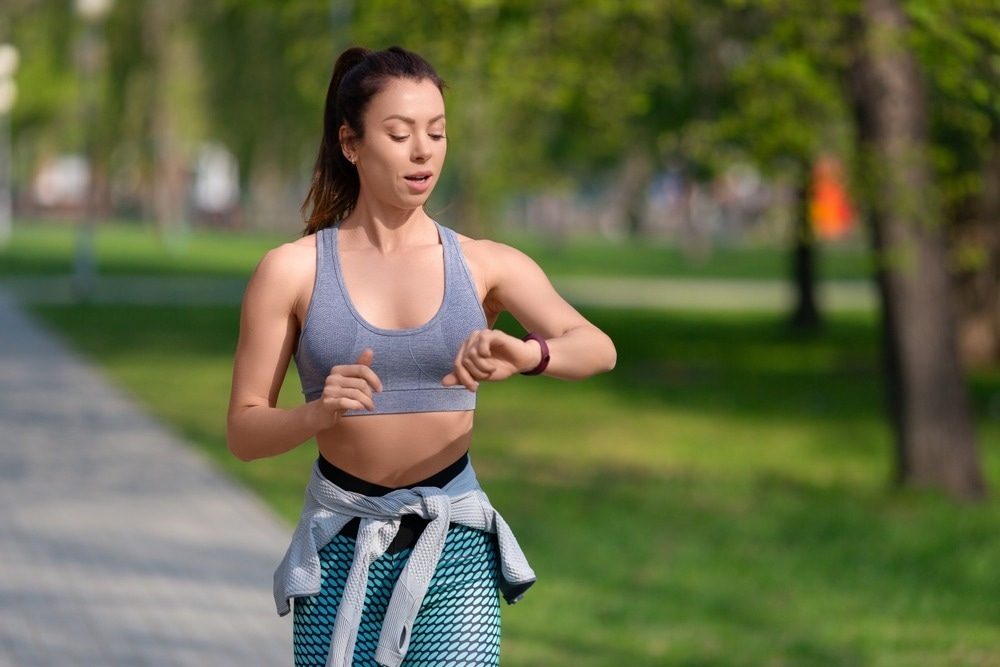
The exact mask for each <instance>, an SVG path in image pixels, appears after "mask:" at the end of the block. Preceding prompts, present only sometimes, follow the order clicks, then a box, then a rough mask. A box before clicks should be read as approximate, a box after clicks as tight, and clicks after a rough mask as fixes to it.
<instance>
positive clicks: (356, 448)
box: [316, 410, 475, 488]
mask: <svg viewBox="0 0 1000 667" xmlns="http://www.w3.org/2000/svg"><path fill="white" fill-rule="evenodd" d="M474 414H475V412H474V411H472V410H466V411H461V412H417V413H413V412H409V413H404V414H392V415H358V416H351V417H341V419H340V420H339V421H338V422H337V424H336V425H335V426H334V427H333V428H329V429H327V430H325V431H321V432H319V433H318V434H317V435H316V443H317V444H318V445H319V451H320V453H321V454H322V455H323V458H325V459H326V460H327V461H329V462H330V463H332V464H334V465H335V466H337V467H338V468H340V469H341V470H345V471H346V472H349V473H350V474H352V475H354V476H355V477H360V478H361V479H363V480H365V481H367V482H371V483H373V484H378V485H380V486H388V487H392V488H398V487H404V486H407V485H409V484H414V483H416V482H419V481H421V480H424V479H427V478H428V477H430V476H432V475H434V474H435V473H437V472H440V471H441V470H443V469H445V468H446V467H448V465H450V464H452V463H454V462H455V461H457V460H458V459H459V458H460V457H461V456H462V454H464V453H465V452H466V451H468V449H469V442H470V441H471V439H472V420H473V416H474Z"/></svg>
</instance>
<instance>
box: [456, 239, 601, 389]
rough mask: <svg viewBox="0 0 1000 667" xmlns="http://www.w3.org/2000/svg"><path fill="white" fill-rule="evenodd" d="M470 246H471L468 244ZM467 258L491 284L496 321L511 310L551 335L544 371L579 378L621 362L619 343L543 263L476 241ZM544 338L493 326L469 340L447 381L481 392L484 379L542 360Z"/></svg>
mask: <svg viewBox="0 0 1000 667" xmlns="http://www.w3.org/2000/svg"><path fill="white" fill-rule="evenodd" d="M469 245H470V244H466V247H468V246H469ZM471 245H473V246H474V248H469V251H468V252H467V257H468V259H469V261H470V264H471V265H472V266H474V267H475V268H474V273H476V274H478V275H477V281H479V282H480V283H481V284H482V286H483V287H484V288H485V299H484V305H483V307H484V309H485V310H486V313H487V317H488V318H489V319H490V321H493V320H494V319H495V317H496V315H498V314H499V313H501V312H503V311H508V312H510V314H511V315H513V316H514V318H515V319H516V320H517V321H518V322H519V323H520V324H521V326H523V327H524V328H525V329H526V330H527V331H529V332H532V333H535V334H538V335H539V336H541V337H542V338H544V339H545V342H546V344H547V346H548V351H549V363H548V366H547V367H546V368H545V370H544V372H543V374H544V375H548V376H551V377H556V378H561V379H564V380H579V379H582V378H585V377H589V376H591V375H594V374H596V373H603V372H606V371H609V370H611V369H612V368H614V366H615V361H616V358H617V353H616V351H615V346H614V343H613V342H612V341H611V338H609V337H608V335H607V334H605V333H604V332H603V331H601V330H600V329H598V328H597V327H596V326H594V325H593V324H592V323H591V322H589V321H588V320H587V319H586V318H585V317H583V315H581V314H580V313H579V312H577V310H576V309H575V308H574V307H573V306H571V305H570V304H569V303H567V301H566V300H565V299H563V298H562V296H560V295H559V293H558V292H556V290H555V288H554V287H553V286H552V283H551V282H550V281H549V279H548V277H547V276H546V275H545V273H544V272H543V271H542V269H541V267H539V266H538V264H536V263H535V261H534V260H532V259H531V258H530V257H528V256H527V255H525V254H524V253H522V252H520V251H519V250H516V249H514V248H511V247H510V246H506V245H503V244H500V243H494V242H491V241H476V242H474V243H473V244H471ZM541 358H542V351H541V346H540V345H539V343H538V342H536V341H533V340H527V341H524V340H521V339H520V338H516V337H514V336H510V335H508V334H506V333H504V332H501V331H496V330H492V329H488V330H484V331H477V332H475V333H474V334H473V335H472V336H470V337H469V339H468V340H466V341H465V343H463V345H462V348H461V349H460V350H459V354H458V356H457V357H456V359H455V371H454V372H453V373H451V374H450V375H449V376H448V377H446V378H445V384H450V385H453V384H463V385H465V386H466V387H468V388H469V389H472V390H475V388H476V386H477V385H478V382H480V381H483V380H487V381H496V380H503V379H506V378H508V377H510V376H511V375H514V374H516V373H521V372H525V371H531V370H532V369H534V368H536V367H537V365H538V363H539V362H540V361H541Z"/></svg>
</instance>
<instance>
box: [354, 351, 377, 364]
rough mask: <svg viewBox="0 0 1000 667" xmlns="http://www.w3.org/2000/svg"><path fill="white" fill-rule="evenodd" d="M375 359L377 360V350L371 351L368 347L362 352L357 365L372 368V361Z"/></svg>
mask: <svg viewBox="0 0 1000 667" xmlns="http://www.w3.org/2000/svg"><path fill="white" fill-rule="evenodd" d="M374 358H375V350H373V349H371V348H370V347H366V348H365V349H363V350H361V354H360V355H358V361H357V364H358V365H360V366H371V365H372V359H374Z"/></svg>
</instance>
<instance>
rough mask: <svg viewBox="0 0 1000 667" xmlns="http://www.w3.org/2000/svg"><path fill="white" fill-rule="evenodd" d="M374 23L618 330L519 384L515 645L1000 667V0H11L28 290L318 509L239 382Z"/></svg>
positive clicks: (450, 194) (514, 234) (492, 188)
mask: <svg viewBox="0 0 1000 667" xmlns="http://www.w3.org/2000/svg"><path fill="white" fill-rule="evenodd" d="M356 44H359V45H364V46H368V47H371V48H385V47H387V46H390V45H393V44H399V45H402V46H405V47H407V48H410V49H412V50H415V51H417V52H419V53H420V54H422V55H423V56H425V57H426V58H428V59H429V60H430V61H431V63H432V64H434V65H435V67H436V68H437V69H438V71H439V72H440V74H441V75H442V76H443V78H444V79H445V80H446V82H447V84H448V89H447V90H446V97H445V99H446V103H447V110H448V124H449V125H448V129H449V155H448V163H447V167H446V170H445V174H444V176H443V180H442V182H441V183H440V184H439V186H438V188H437V190H436V191H435V193H434V196H433V198H432V201H431V203H430V205H429V207H428V208H429V210H430V212H431V213H432V215H433V216H435V217H436V218H437V219H438V220H440V221H441V222H442V223H444V224H447V225H449V226H451V227H453V228H455V229H457V230H459V231H461V232H463V233H465V234H468V235H471V236H488V237H492V238H496V239H499V240H502V241H505V242H508V243H511V244H513V245H516V246H518V247H520V248H522V249H524V250H526V251H527V252H528V253H529V254H531V255H532V256H533V257H535V258H536V259H537V260H538V261H539V263H540V264H541V265H542V266H543V268H545V269H546V270H547V272H548V273H549V274H550V276H551V277H552V279H553V282H554V283H555V284H556V286H557V287H558V288H559V289H560V290H561V291H562V292H563V293H564V294H565V295H566V296H567V297H568V298H569V299H570V300H571V301H573V302H574V304H576V305H577V306H578V307H580V308H581V310H583V311H584V312H585V314H586V315H587V316H588V317H590V318H592V319H593V320H594V321H595V322H597V323H598V324H599V325H600V326H602V327H603V328H605V329H606V330H607V331H609V333H611V334H612V336H613V338H615V340H616V343H617V344H618V348H619V354H620V361H619V367H618V369H617V370H616V371H615V372H614V373H612V374H610V375H609V376H607V377H603V378H595V379H594V380H593V381H588V382H586V383H582V384H580V385H573V386H564V385H563V384H559V383H555V382H554V381H551V380H548V379H541V381H540V382H537V383H534V384H528V383H526V382H525V383H520V382H518V383H512V384H511V386H491V387H488V388H485V389H484V396H483V398H482V400H481V408H480V411H479V416H478V417H477V419H478V420H479V422H480V425H481V435H480V436H477V437H479V440H478V441H477V447H478V448H479V454H478V456H479V458H478V459H477V460H478V461H479V464H478V466H477V467H478V468H479V469H480V473H481V477H482V478H483V481H484V487H485V488H486V489H487V491H488V492H489V493H490V494H491V496H494V500H495V504H496V505H497V506H498V507H499V508H501V511H502V512H503V513H504V514H505V515H507V516H508V519H509V520H510V522H511V523H512V524H513V525H514V528H515V532H516V533H518V535H519V536H520V535H522V534H523V535H524V537H523V540H522V541H523V542H524V543H525V546H526V551H527V552H528V553H529V557H530V558H531V559H532V561H533V563H536V561H537V564H536V569H538V570H540V573H541V574H542V577H541V578H542V579H543V580H546V579H547V581H548V582H549V583H547V584H546V590H547V591H548V592H544V591H543V592H538V593H535V592H533V595H534V596H536V597H538V598H540V600H539V601H536V602H533V603H531V604H532V605H533V606H532V607H530V609H531V611H529V610H527V609H522V608H520V606H519V608H518V609H517V611H516V612H515V613H510V614H508V613H507V612H505V623H508V625H507V628H509V629H508V630H507V631H506V635H505V637H508V638H509V639H505V642H506V644H505V649H504V650H505V652H506V653H505V656H506V657H505V664H508V663H509V664H574V665H586V664H593V665H613V664H625V663H626V662H627V663H628V664H718V665H730V664H747V665H751V664H753V665H759V664H773V665H786V664H787V665H791V664H795V665H800V664H831V665H833V664H837V665H843V664H859V665H860V664H864V665H867V664H886V665H889V664H892V665H896V664H899V665H903V664H928V665H940V664H969V665H986V664H998V663H1000V639H998V636H1000V634H998V633H997V630H998V628H997V625H996V624H997V622H998V619H1000V603H998V602H997V601H998V600H1000V588H998V583H997V581H996V579H995V577H994V576H993V575H992V573H995V572H996V570H997V569H998V568H1000V543H998V540H997V538H996V537H995V526H996V521H997V520H998V519H1000V504H998V503H997V501H996V500H995V499H994V497H993V495H991V493H990V491H991V486H995V484H996V482H997V480H998V479H1000V459H998V451H1000V8H998V7H997V6H996V4H995V3H994V2H993V1H992V0H947V1H943V0H836V1H834V2H828V3H814V2H808V1H806V0H766V1H764V0H761V1H759V2H747V1H746V0H707V1H706V0H699V1H695V0H620V1H617V0H578V1H570V0H544V1H539V2H535V1H528V0H439V1H435V2H428V3H413V2H403V1H399V0H365V1H364V2H360V1H358V2H347V1H340V0H286V1H283V2H266V1H264V0H199V1H197V2H196V1H194V0H173V1H171V2H163V1H156V0H74V1H70V0H65V1H60V2H56V1H52V0H45V1H43V0H5V1H4V3H3V6H2V7H0V287H2V288H4V289H6V290H8V291H10V292H11V293H12V294H14V295H15V296H16V297H18V298H19V299H20V301H21V302H22V303H23V304H24V305H25V306H26V307H28V308H30V309H31V310H32V312H34V313H35V314H37V315H38V316H39V317H41V318H42V319H43V320H44V321H45V322H46V323H48V324H49V325H51V326H52V327H53V328H54V329H55V330H57V331H59V332H61V334H62V335H63V336H65V338H66V339H67V341H70V342H71V344H73V345H74V346H76V347H77V348H78V349H80V350H81V351H83V352H84V353H85V354H87V355H88V357H89V358H91V359H93V360H94V362H95V363H97V364H99V365H100V366H101V367H102V368H103V369H104V370H105V371H106V372H108V373H109V374H110V375H111V376H112V377H114V378H115V379H116V381H118V382H120V383H121V384H122V385H123V386H125V387H126V388H127V389H128V390H129V391H131V392H133V393H134V394H135V395H136V396H137V397H138V398H139V399H140V400H142V401H144V402H145V403H146V404H147V405H149V406H150V409H151V410H152V411H153V412H154V413H155V414H157V415H158V416H159V417H160V418H162V419H163V420H164V421H166V422H167V423H169V424H171V425H172V427H173V428H176V429H177V430H178V431H179V432H181V433H183V434H184V435H185V437H187V438H189V439H190V440H191V442H192V443H193V444H194V445H195V446H197V447H199V448H201V449H202V450H203V451H205V452H206V453H207V454H208V456H210V457H211V458H212V460H213V461H214V462H215V464H217V465H218V466H220V468H222V469H225V470H227V471H228V472H229V473H231V474H232V475H234V476H235V477H237V478H238V479H240V480H241V481H242V482H243V483H245V484H247V485H248V486H249V487H250V488H252V489H254V490H255V492H257V493H259V494H261V496H262V497H263V498H265V500H266V501H267V502H268V503H269V504H270V505H271V507H273V508H274V509H275V510H276V511H277V512H278V513H279V514H280V515H282V516H283V517H285V518H287V519H288V521H289V522H291V521H292V520H293V519H294V517H295V514H296V512H297V509H298V503H299V501H300V498H301V489H302V486H303V485H304V483H305V481H306V479H307V474H308V469H309V465H310V464H309V461H310V459H311V458H312V456H314V453H312V452H311V451H307V450H309V449H310V448H309V447H302V448H300V450H302V451H300V452H295V453H292V454H291V455H289V457H284V458H282V459H280V460H278V461H268V462H256V463H254V464H252V465H249V466H248V465H245V464H239V463H237V462H235V461H233V460H231V457H229V456H228V454H227V453H226V451H225V444H224V432H223V431H224V423H223V422H224V418H223V417H224V412H225V404H226V399H227V394H228V380H229V375H228V374H229V370H230V364H231V359H232V357H231V355H232V350H233V347H234V345H235V340H236V336H237V333H238V310H239V299H240V296H241V293H242V289H243V286H244V285H245V283H246V279H247V277H248V276H249V274H250V272H251V271H252V270H253V267H254V265H255V263H256V261H258V260H259V258H260V256H261V255H262V254H263V252H265V251H266V250H267V249H268V248H269V247H273V246H274V245H276V244H278V243H281V242H285V241H288V240H291V239H293V238H295V237H296V236H297V235H298V234H299V233H300V230H301V229H302V215H301V212H300V210H299V207H300V206H301V203H302V201H303V199H304V196H305V193H306V191H307V189H308V185H309V181H310V177H311V171H312V165H313V161H314V159H315V156H316V150H317V147H318V143H319V138H320V136H321V131H322V127H321V119H322V108H323V101H324V98H325V94H326V86H327V84H328V81H329V76H330V73H331V70H332V67H333V62H334V60H335V59H336V57H337V55H338V54H339V53H340V52H341V51H342V50H343V49H344V48H346V47H348V46H351V45H356ZM500 326H503V327H510V328H511V330H512V331H513V330H515V329H516V328H517V324H516V323H515V322H512V321H509V320H505V321H502V322H501V324H500ZM121 331H127V332H128V336H121V335H120V333H116V332H121ZM0 344H2V332H0ZM296 383H297V379H296V378H294V377H290V379H289V382H287V383H286V388H285V389H286V391H285V392H283V396H282V401H283V402H284V403H285V404H289V405H290V404H293V403H294V402H296V401H300V400H301V397H300V396H299V395H298V393H297V389H296V386H295V385H296ZM556 384H558V391H555V388H556V387H555V385H556ZM538 588H539V589H541V588H542V586H539V587H538ZM527 605H528V603H525V605H524V606H525V607H527ZM734 648H738V651H736V652H737V653H738V655H734V652H733V649H734Z"/></svg>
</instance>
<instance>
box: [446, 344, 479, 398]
mask: <svg viewBox="0 0 1000 667" xmlns="http://www.w3.org/2000/svg"><path fill="white" fill-rule="evenodd" d="M467 346H468V341H466V342H464V343H462V346H461V347H460V348H459V350H458V354H457V355H456V356H455V362H454V370H453V371H452V372H451V373H450V374H449V375H453V376H454V377H455V383H456V384H461V385H463V386H464V387H465V388H466V389H468V390H469V391H476V389H478V388H479V383H478V382H477V381H476V379H475V378H474V377H472V375H471V374H470V373H469V370H468V369H467V368H466V367H465V357H466V355H467V354H468V352H467ZM446 377H447V376H446Z"/></svg>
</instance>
